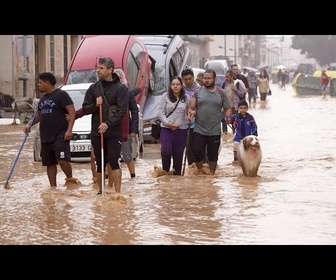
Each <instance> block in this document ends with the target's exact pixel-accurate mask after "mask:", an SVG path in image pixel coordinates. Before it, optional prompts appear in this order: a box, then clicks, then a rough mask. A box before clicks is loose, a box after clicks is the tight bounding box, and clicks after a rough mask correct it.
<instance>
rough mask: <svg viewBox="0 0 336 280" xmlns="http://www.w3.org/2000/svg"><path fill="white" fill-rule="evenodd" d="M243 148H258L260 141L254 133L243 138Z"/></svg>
mask: <svg viewBox="0 0 336 280" xmlns="http://www.w3.org/2000/svg"><path fill="white" fill-rule="evenodd" d="M243 144H244V149H245V150H248V149H252V150H259V149H260V143H259V140H258V137H257V136H255V135H248V136H246V137H244V139H243Z"/></svg>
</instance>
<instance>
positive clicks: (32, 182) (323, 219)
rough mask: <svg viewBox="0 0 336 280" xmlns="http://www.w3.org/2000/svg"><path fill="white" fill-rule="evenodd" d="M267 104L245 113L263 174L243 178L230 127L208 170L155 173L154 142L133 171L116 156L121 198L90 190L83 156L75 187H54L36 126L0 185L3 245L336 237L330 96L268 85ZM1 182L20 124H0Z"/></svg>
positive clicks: (332, 240) (335, 136) (318, 240)
mask: <svg viewBox="0 0 336 280" xmlns="http://www.w3.org/2000/svg"><path fill="white" fill-rule="evenodd" d="M272 90H273V95H272V96H270V97H268V99H269V100H268V102H267V104H266V105H265V106H262V105H261V104H260V101H259V99H258V101H257V104H256V105H255V106H252V107H251V108H250V110H249V112H250V113H251V114H252V115H253V116H254V117H255V119H256V121H257V124H258V128H259V140H260V142H261V145H262V150H263V159H262V162H261V165H260V168H259V175H260V177H256V178H247V177H244V176H242V172H241V170H240V167H239V166H238V167H237V166H234V165H232V164H231V162H232V159H233V153H232V149H233V142H232V134H230V135H229V137H226V138H224V136H223V138H222V145H221V153H220V159H219V166H218V169H217V171H216V175H215V176H210V175H209V176H206V175H193V173H192V172H191V171H192V170H190V168H188V167H186V174H185V176H168V175H167V176H160V177H155V176H154V175H153V171H154V166H155V165H157V166H159V167H161V161H160V153H159V151H160V150H159V149H160V145H159V144H146V145H145V147H144V155H143V157H142V158H138V159H137V160H136V178H134V179H130V177H129V174H128V171H127V167H126V165H124V164H123V167H122V170H123V179H122V193H123V194H124V195H125V196H126V197H127V201H126V203H125V204H121V203H119V202H116V201H114V200H112V194H113V190H112V189H109V188H105V190H106V192H109V193H106V194H105V195H103V196H96V192H97V185H95V184H93V183H92V181H91V172H90V165H89V163H81V164H79V163H72V166H73V174H74V177H77V178H79V179H80V181H81V182H82V184H83V185H82V186H79V187H66V186H64V185H63V184H64V179H65V177H64V174H63V173H62V172H61V170H60V169H59V173H58V177H57V180H58V187H57V189H51V188H50V187H49V183H48V180H47V175H46V170H45V168H44V167H42V166H41V163H40V162H34V161H33V140H34V129H35V128H33V130H32V133H31V134H30V135H29V136H28V138H27V141H26V143H25V145H24V147H23V149H22V151H21V154H20V156H19V158H18V161H17V164H16V167H15V168H14V171H13V173H12V175H11V178H10V180H9V183H10V186H11V187H12V188H11V189H9V190H8V189H4V188H3V187H1V188H0V192H1V195H0V218H1V223H0V244H19V245H23V244H24V245H26V244H52V245H54V244H55V245H60V244H61V245H63V244H83V245H90V244H94V245H110V244H126V245H131V244H136V245H143V244H166V245H170V244H174V245H175V244H220V245H233V244H336V223H335V219H336V203H335V201H336V188H335V182H336V169H335V153H336V149H335V147H336V145H335V143H336V141H335V140H336V130H335V121H336V119H335V117H334V114H333V112H334V110H335V104H336V99H335V98H330V97H328V98H327V99H322V98H321V96H300V97H298V96H296V95H295V94H294V92H293V90H292V88H291V86H288V87H287V89H286V90H281V89H279V88H278V87H277V85H275V84H272ZM0 134H1V139H0V157H1V163H0V165H1V169H0V170H1V174H0V181H1V183H2V184H4V183H5V181H6V178H7V176H8V174H9V172H10V170H11V166H12V164H13V162H14V160H15V158H16V156H17V154H18V152H19V149H20V146H21V143H22V142H23V139H24V134H23V132H22V125H0Z"/></svg>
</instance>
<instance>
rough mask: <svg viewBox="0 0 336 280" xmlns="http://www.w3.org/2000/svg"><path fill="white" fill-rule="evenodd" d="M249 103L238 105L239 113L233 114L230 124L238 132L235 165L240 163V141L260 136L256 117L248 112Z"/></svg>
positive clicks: (234, 148) (242, 101)
mask: <svg viewBox="0 0 336 280" xmlns="http://www.w3.org/2000/svg"><path fill="white" fill-rule="evenodd" d="M247 110H248V103H247V101H246V100H240V101H239V103H238V113H237V114H232V115H231V118H230V119H229V123H231V124H232V125H233V126H234V129H235V131H236V133H235V136H234V139H233V140H234V144H233V163H237V162H238V146H239V143H240V141H241V140H242V139H243V138H244V137H245V136H247V135H255V136H258V127H257V123H256V121H255V119H254V117H253V116H252V115H251V114H250V113H248V112H247Z"/></svg>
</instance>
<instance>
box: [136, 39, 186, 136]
mask: <svg viewBox="0 0 336 280" xmlns="http://www.w3.org/2000/svg"><path fill="white" fill-rule="evenodd" d="M136 37H138V38H139V39H141V40H142V41H143V42H144V44H145V45H146V48H147V50H148V53H149V55H150V57H151V59H152V61H153V63H152V68H151V74H150V77H149V81H150V85H149V89H148V94H147V97H146V101H145V105H144V107H143V112H142V113H143V115H142V118H143V125H144V129H143V134H144V139H145V140H148V141H154V140H155V139H154V138H153V137H152V136H150V132H151V124H152V123H154V122H155V120H157V119H158V105H159V102H160V99H161V96H162V94H163V93H164V92H167V90H168V86H169V83H170V79H171V77H173V76H181V72H182V70H183V69H185V68H187V65H188V64H190V51H189V47H188V45H187V44H186V43H185V42H184V41H183V39H182V38H181V36H179V35H137V36H136Z"/></svg>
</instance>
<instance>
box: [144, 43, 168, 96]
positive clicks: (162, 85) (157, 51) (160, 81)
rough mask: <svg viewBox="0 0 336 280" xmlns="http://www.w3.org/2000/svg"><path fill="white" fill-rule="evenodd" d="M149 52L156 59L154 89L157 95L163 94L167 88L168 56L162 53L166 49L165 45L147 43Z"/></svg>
mask: <svg viewBox="0 0 336 280" xmlns="http://www.w3.org/2000/svg"><path fill="white" fill-rule="evenodd" d="M147 49H148V52H149V53H150V55H151V56H152V57H153V58H154V59H155V72H154V82H155V85H154V89H155V91H154V92H153V93H155V95H161V94H162V93H163V92H164V91H166V88H167V73H166V69H165V60H166V56H164V55H162V53H163V52H164V51H165V49H166V48H165V47H163V46H150V45H147Z"/></svg>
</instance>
